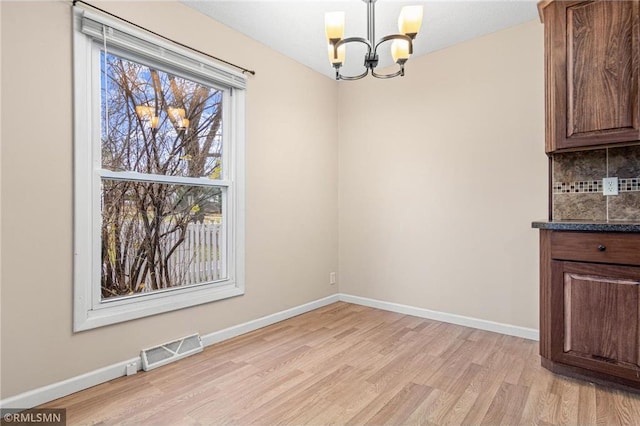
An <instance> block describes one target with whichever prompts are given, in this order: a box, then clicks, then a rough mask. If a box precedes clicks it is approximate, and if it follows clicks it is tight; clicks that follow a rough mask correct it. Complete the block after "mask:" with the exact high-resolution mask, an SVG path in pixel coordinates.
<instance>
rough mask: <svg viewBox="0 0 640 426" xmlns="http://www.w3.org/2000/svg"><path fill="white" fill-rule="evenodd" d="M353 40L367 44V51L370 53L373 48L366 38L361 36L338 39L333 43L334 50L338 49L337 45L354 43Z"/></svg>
mask: <svg viewBox="0 0 640 426" xmlns="http://www.w3.org/2000/svg"><path fill="white" fill-rule="evenodd" d="M354 42H357V43H362V44H365V45H366V46H367V50H368V53H371V49H373V46H372V45H371V43H370V42H369V40H367V39H366V38H363V37H347V38H343V39H341V40H339V41H338V42H337V43H336V44H334V46H335V47H334V48H335V49H336V50H338V47H340V46H342V45H343V44H347V43H354Z"/></svg>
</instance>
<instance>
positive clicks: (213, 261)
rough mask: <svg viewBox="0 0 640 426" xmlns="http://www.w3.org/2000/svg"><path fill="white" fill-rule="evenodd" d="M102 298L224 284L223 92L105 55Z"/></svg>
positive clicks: (103, 76)
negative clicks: (124, 175) (204, 181)
mask: <svg viewBox="0 0 640 426" xmlns="http://www.w3.org/2000/svg"><path fill="white" fill-rule="evenodd" d="M102 55H103V57H102V59H103V62H102V63H103V65H102V74H101V78H102V81H101V84H102V103H101V105H102V135H101V139H102V152H101V154H102V168H103V169H106V170H111V171H117V172H122V171H127V172H137V173H140V174H141V175H147V176H146V177H145V179H143V180H142V179H141V180H134V179H131V180H126V179H117V180H116V179H108V178H103V179H102V199H101V211H102V229H101V236H102V279H101V288H102V298H103V299H108V298H113V297H119V296H126V295H133V294H138V293H145V292H151V291H157V290H163V289H169V288H173V287H181V286H186V285H192V284H200V283H205V282H211V281H215V280H218V279H222V278H225V277H224V276H223V275H224V273H225V268H224V265H222V259H223V255H222V254H221V250H223V248H224V244H223V241H222V233H221V231H220V230H221V229H222V223H223V217H222V211H223V209H222V200H223V197H222V195H223V190H224V189H223V188H221V187H216V186H200V185H190V184H182V183H180V184H179V183H176V184H172V183H166V182H153V176H151V177H149V175H163V176H175V177H197V178H202V177H205V178H210V179H220V176H221V172H222V167H223V164H222V146H223V145H222V131H223V123H222V109H223V105H222V100H223V96H222V91H221V90H217V89H215V88H212V87H207V86H205V85H202V84H200V83H198V82H194V81H191V80H188V79H185V78H183V77H180V76H176V75H171V74H170V73H167V72H164V71H161V70H156V69H153V68H150V67H148V66H145V65H141V64H138V63H136V62H134V61H131V60H128V59H125V58H122V57H119V56H116V55H113V54H111V53H109V54H107V55H106V67H105V65H104V64H105V61H104V59H105V58H104V55H105V53H104V52H102Z"/></svg>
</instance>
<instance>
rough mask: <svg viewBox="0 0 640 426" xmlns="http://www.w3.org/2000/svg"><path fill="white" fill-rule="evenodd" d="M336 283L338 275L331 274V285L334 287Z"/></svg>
mask: <svg viewBox="0 0 640 426" xmlns="http://www.w3.org/2000/svg"><path fill="white" fill-rule="evenodd" d="M335 283H336V273H335V272H329V284H331V285H334V284H335Z"/></svg>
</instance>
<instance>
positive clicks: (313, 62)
mask: <svg viewBox="0 0 640 426" xmlns="http://www.w3.org/2000/svg"><path fill="white" fill-rule="evenodd" d="M183 3H185V4H186V5H187V6H190V7H192V8H194V9H196V10H198V11H200V12H202V13H204V14H206V15H208V16H210V17H212V18H213V19H215V20H216V21H218V22H221V23H223V24H225V25H227V26H229V27H231V28H233V29H235V30H237V31H239V32H241V33H244V34H246V35H247V36H249V37H251V38H253V39H255V40H258V41H260V42H261V43H263V44H265V45H267V46H269V47H271V48H272V49H274V50H276V51H278V52H280V53H282V54H284V55H286V56H288V57H290V58H292V59H294V60H295V61H298V62H300V63H302V64H304V65H306V66H308V67H309V68H311V69H314V70H316V71H318V72H319V73H322V74H324V75H326V76H328V77H330V78H335V71H334V69H333V68H332V66H331V64H330V63H329V60H328V57H327V44H326V40H325V34H324V14H325V12H330V11H339V10H340V11H344V12H345V16H346V18H345V20H346V24H345V37H352V36H358V37H365V38H366V33H367V21H366V17H367V7H366V4H365V3H364V2H363V1H362V0H349V1H344V0H342V1H333V0H327V1H317V0H316V1H312V0H297V1H293V0H289V1H276V0H273V1H272V0H261V1H259V0H258V1H255V0H254V1H249V0H183ZM411 4H423V5H424V19H423V23H422V29H421V31H420V34H418V37H417V38H416V40H415V42H414V57H415V56H420V55H424V54H426V53H428V52H433V51H435V50H439V49H442V48H444V47H447V46H451V45H453V44H456V43H460V42H462V41H465V40H469V39H472V38H475V37H478V36H481V35H484V34H488V33H492V32H495V31H498V30H501V29H504V28H508V27H511V26H514V25H518V24H520V23H523V22H526V21H529V20H531V19H536V18H537V16H538V13H537V9H536V0H502V1H486V0H449V1H432V0H430V1H398V0H378V1H377V2H376V10H375V12H376V39H379V38H381V37H383V36H385V35H387V34H393V33H396V32H397V19H398V14H399V13H400V8H401V7H402V6H405V5H411ZM356 44H357V46H348V47H347V59H346V60H345V65H344V66H343V68H342V70H341V72H342V73H343V74H345V75H354V74H359V73H360V72H361V71H362V70H363V67H362V64H363V58H364V45H361V44H359V43H356ZM387 44H388V43H387ZM382 47H385V46H382ZM379 54H380V66H385V65H390V64H392V60H391V58H390V55H389V53H388V51H387V48H385V49H383V51H382V52H379ZM406 67H407V73H409V72H410V69H411V61H409V62H408V63H407V65H406Z"/></svg>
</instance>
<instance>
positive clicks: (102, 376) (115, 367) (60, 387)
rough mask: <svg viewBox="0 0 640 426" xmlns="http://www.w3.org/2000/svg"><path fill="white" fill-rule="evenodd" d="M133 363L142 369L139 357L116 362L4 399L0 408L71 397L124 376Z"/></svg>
mask: <svg viewBox="0 0 640 426" xmlns="http://www.w3.org/2000/svg"><path fill="white" fill-rule="evenodd" d="M134 362H135V363H136V364H137V365H136V366H137V369H138V370H139V369H141V368H142V361H141V360H140V357H137V358H131V359H130V360H128V361H122V362H118V363H116V364H112V365H109V366H107V367H104V368H100V369H98V370H94V371H90V372H88V373H85V374H82V375H80V376H76V377H72V378H70V379H67V380H63V381H61V382H57V383H53V384H51V385H47V386H43V387H41V388H37V389H33V390H30V391H27V392H24V393H21V394H18V395H16V396H12V397H9V398H5V399H3V400H2V401H0V408H33V407H35V406H38V405H40V404H44V403H45V402H49V401H53V400H54V399H58V398H62V397H63V396H67V395H71V394H72V393H74V392H78V391H81V390H83V389H87V388H90V387H92V386H95V385H99V384H100V383H104V382H108V381H109V380H113V379H117V378H118V377H122V376H126V375H127V364H131V363H134Z"/></svg>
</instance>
